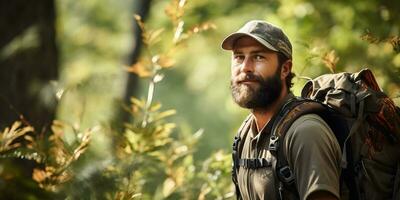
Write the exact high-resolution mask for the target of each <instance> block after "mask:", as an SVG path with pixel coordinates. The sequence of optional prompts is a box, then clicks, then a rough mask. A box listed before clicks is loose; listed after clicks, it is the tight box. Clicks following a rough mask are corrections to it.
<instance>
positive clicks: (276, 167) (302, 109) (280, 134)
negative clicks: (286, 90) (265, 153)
mask: <svg viewBox="0 0 400 200" xmlns="http://www.w3.org/2000/svg"><path fill="white" fill-rule="evenodd" d="M331 112H332V110H331V109H330V108H329V107H327V106H326V105H324V104H322V103H319V102H317V101H314V100H310V99H302V98H297V99H295V100H294V101H291V102H288V103H287V104H286V105H285V106H284V107H283V108H282V109H281V111H280V112H279V113H278V116H277V119H276V121H275V122H274V125H273V127H272V135H271V138H270V144H269V146H268V149H269V150H270V152H271V154H272V155H273V156H274V158H275V159H274V162H273V164H272V167H273V171H274V173H275V176H276V178H277V181H275V183H276V184H275V189H276V191H278V192H279V195H278V196H279V197H280V199H285V196H286V192H287V191H289V192H290V193H291V194H293V195H294V196H296V197H297V198H298V199H299V193H298V190H297V187H296V184H295V182H296V180H295V174H294V172H293V170H292V169H291V168H290V166H289V163H288V161H287V159H286V158H285V155H284V152H283V141H284V137H285V136H286V133H287V131H288V130H289V128H290V127H291V125H292V124H293V122H294V121H295V120H296V119H298V118H299V117H301V116H303V115H306V114H317V115H319V116H320V117H321V118H322V119H323V120H324V121H326V122H327V123H328V125H329V126H330V127H336V129H339V130H340V129H341V130H342V131H340V132H341V133H343V134H341V135H336V134H335V136H336V138H337V140H338V142H339V145H340V146H341V147H342V146H343V143H344V141H345V139H346V134H345V133H347V132H346V131H343V130H345V129H344V128H346V126H345V123H344V122H343V121H341V120H340V119H336V118H335V119H333V115H332V113H331ZM349 152H350V151H347V152H346V153H349Z"/></svg>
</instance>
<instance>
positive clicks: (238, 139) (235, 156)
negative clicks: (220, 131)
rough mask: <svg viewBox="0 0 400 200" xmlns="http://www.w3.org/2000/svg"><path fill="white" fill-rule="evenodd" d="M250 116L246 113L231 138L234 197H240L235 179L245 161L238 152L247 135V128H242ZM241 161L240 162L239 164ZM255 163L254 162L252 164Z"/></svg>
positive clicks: (240, 150)
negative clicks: (232, 138)
mask: <svg viewBox="0 0 400 200" xmlns="http://www.w3.org/2000/svg"><path fill="white" fill-rule="evenodd" d="M250 118H251V115H248V116H247V117H246V119H245V120H244V121H243V123H242V125H240V128H239V130H238V132H237V134H236V136H235V138H234V140H233V144H232V161H233V163H232V181H233V184H234V185H235V193H236V199H242V198H241V195H240V190H239V183H238V180H237V173H238V170H239V166H240V165H244V164H243V162H245V163H246V161H241V160H242V159H240V154H241V152H242V147H243V142H242V138H245V137H246V135H247V132H248V130H244V128H245V127H246V126H247V127H249V126H248V122H249V120H250ZM241 163H242V164H241ZM249 165H250V164H249ZM253 165H256V164H253Z"/></svg>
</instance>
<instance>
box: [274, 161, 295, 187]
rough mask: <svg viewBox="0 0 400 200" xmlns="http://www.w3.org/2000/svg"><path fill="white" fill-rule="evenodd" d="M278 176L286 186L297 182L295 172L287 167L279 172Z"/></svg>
mask: <svg viewBox="0 0 400 200" xmlns="http://www.w3.org/2000/svg"><path fill="white" fill-rule="evenodd" d="M278 175H279V178H280V179H281V181H282V182H283V183H285V184H289V185H290V184H292V183H293V182H294V180H295V177H294V173H293V171H292V170H291V169H290V168H289V166H287V165H286V166H284V167H282V168H280V169H279V170H278Z"/></svg>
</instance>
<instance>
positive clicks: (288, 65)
mask: <svg viewBox="0 0 400 200" xmlns="http://www.w3.org/2000/svg"><path fill="white" fill-rule="evenodd" d="M290 72H292V60H291V59H288V60H286V62H285V63H283V65H282V67H281V80H285V79H286V77H287V76H288V75H289V74H290Z"/></svg>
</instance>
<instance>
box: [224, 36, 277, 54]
mask: <svg viewBox="0 0 400 200" xmlns="http://www.w3.org/2000/svg"><path fill="white" fill-rule="evenodd" d="M249 47H251V48H255V49H258V50H262V51H271V50H270V49H268V48H267V47H265V46H264V45H262V44H261V43H259V42H258V41H257V40H255V39H253V38H252V37H249V36H243V37H240V38H239V39H237V40H236V41H235V42H234V44H233V48H232V50H233V51H237V50H239V49H243V48H249Z"/></svg>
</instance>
